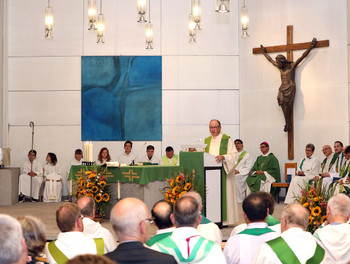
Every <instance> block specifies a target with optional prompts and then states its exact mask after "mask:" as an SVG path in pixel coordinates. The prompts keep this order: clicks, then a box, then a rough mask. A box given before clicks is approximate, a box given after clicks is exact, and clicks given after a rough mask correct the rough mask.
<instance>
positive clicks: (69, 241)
mask: <svg viewBox="0 0 350 264" xmlns="http://www.w3.org/2000/svg"><path fill="white" fill-rule="evenodd" d="M56 223H57V226H58V228H59V229H60V231H61V233H59V234H58V236H57V239H56V240H54V241H51V242H50V243H48V244H47V246H46V258H47V262H48V263H57V264H64V263H66V262H67V261H68V260H69V259H72V258H74V257H75V256H78V255H84V254H98V255H103V254H104V241H103V239H102V238H96V239H93V238H91V237H87V236H85V235H84V234H83V230H84V224H83V216H82V215H81V213H80V208H79V207H78V205H76V204H73V203H64V204H63V205H61V206H60V207H59V208H58V209H57V211H56Z"/></svg>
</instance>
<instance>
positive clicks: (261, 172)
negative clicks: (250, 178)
mask: <svg viewBox="0 0 350 264" xmlns="http://www.w3.org/2000/svg"><path fill="white" fill-rule="evenodd" d="M255 174H257V175H260V174H264V172H263V171H256V172H255Z"/></svg>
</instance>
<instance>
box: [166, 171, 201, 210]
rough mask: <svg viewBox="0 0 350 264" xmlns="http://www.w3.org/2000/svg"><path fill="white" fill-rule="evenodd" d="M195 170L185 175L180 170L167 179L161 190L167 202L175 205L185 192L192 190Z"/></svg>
mask: <svg viewBox="0 0 350 264" xmlns="http://www.w3.org/2000/svg"><path fill="white" fill-rule="evenodd" d="M195 175H196V173H195V171H194V170H193V171H192V173H187V175H185V174H184V173H183V172H182V171H180V172H179V174H178V175H176V176H173V177H171V178H170V179H168V180H167V184H168V186H167V187H164V188H163V189H162V190H161V192H162V194H163V195H164V198H165V200H166V201H167V202H170V203H172V204H174V205H175V203H176V201H177V200H178V199H179V198H180V197H181V196H182V195H184V194H185V193H187V192H189V191H191V190H194V187H195V185H196V184H195Z"/></svg>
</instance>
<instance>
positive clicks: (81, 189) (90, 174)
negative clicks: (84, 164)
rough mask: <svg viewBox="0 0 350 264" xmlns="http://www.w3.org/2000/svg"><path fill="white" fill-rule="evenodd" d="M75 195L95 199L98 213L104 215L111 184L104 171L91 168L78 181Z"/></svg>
mask: <svg viewBox="0 0 350 264" xmlns="http://www.w3.org/2000/svg"><path fill="white" fill-rule="evenodd" d="M75 196H76V198H77V199H79V198H81V197H83V196H90V197H92V198H93V199H94V200H95V204H96V214H98V215H102V216H103V215H104V207H105V206H106V205H107V203H108V201H109V200H110V186H109V184H107V183H106V177H105V176H103V171H97V169H91V170H87V171H85V172H84V175H83V176H81V177H79V178H78V180H77V181H76V186H75Z"/></svg>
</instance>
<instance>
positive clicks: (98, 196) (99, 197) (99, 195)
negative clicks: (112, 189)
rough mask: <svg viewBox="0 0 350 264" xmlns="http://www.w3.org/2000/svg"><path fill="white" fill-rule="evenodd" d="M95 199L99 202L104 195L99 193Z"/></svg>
mask: <svg viewBox="0 0 350 264" xmlns="http://www.w3.org/2000/svg"><path fill="white" fill-rule="evenodd" d="M95 201H96V202H98V203H99V202H101V201H102V196H101V194H97V195H96V196H95Z"/></svg>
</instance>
